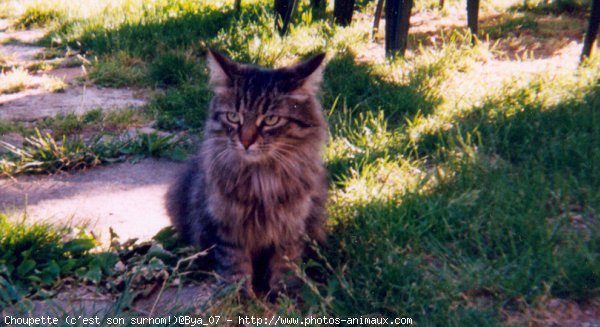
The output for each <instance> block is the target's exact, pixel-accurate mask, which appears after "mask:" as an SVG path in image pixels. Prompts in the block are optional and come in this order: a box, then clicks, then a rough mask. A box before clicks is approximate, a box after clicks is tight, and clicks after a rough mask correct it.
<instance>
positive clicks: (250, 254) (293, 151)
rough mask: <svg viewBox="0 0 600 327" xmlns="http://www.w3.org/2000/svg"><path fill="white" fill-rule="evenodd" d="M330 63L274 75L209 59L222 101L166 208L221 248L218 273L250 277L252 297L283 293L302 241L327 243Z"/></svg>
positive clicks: (194, 234)
mask: <svg viewBox="0 0 600 327" xmlns="http://www.w3.org/2000/svg"><path fill="white" fill-rule="evenodd" d="M323 59H324V55H318V56H315V57H313V58H311V59H309V60H307V61H305V62H302V63H300V64H298V65H295V66H292V67H286V68H280V69H275V70H269V69H263V68H259V67H255V66H249V65H242V64H237V63H234V62H232V61H230V60H229V59H227V58H225V57H223V56H222V55H220V54H218V53H216V52H212V51H211V52H210V53H209V56H208V63H209V68H210V72H211V74H210V85H211V87H212V89H213V91H214V93H215V95H214V97H213V99H212V101H211V103H210V108H209V115H208V118H207V121H206V125H205V134H204V141H203V143H202V145H201V149H200V153H199V154H198V156H197V157H196V158H195V159H193V160H191V161H190V163H189V165H188V168H187V170H186V171H185V172H183V173H182V174H181V175H180V177H179V179H178V180H177V181H176V182H175V183H174V184H173V186H172V187H171V189H170V190H169V192H168V194H167V209H168V213H169V216H170V217H171V220H172V222H173V225H174V226H175V227H176V229H177V231H178V232H179V233H180V234H181V235H182V236H183V237H184V238H185V239H187V240H188V241H189V242H191V243H194V244H196V245H200V246H202V247H210V246H215V249H214V251H213V255H214V259H215V262H216V264H217V266H216V268H217V272H218V273H219V274H220V275H221V276H222V277H224V278H225V280H226V281H228V282H236V281H239V280H240V279H242V278H245V280H246V281H247V284H246V285H247V291H249V292H250V293H252V290H253V288H258V289H267V288H268V289H270V290H271V291H272V293H273V294H275V293H277V292H278V291H279V290H280V289H281V287H283V286H284V284H285V282H284V281H283V279H284V275H285V274H286V272H287V271H288V270H289V268H290V264H291V263H293V262H295V261H297V260H298V259H299V258H300V257H301V255H302V252H303V249H304V246H305V244H304V241H303V238H304V236H305V235H307V236H309V237H310V238H312V239H316V240H317V241H323V240H324V237H325V233H324V223H325V207H324V204H325V200H326V196H327V179H326V171H325V169H324V167H323V163H322V148H323V145H324V143H325V141H326V138H327V124H326V121H325V119H324V117H323V113H322V109H321V105H320V104H319V101H318V99H317V92H318V89H319V85H320V81H321V76H322V71H323V65H322V62H323ZM253 286H254V287H253Z"/></svg>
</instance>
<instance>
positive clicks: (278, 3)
mask: <svg viewBox="0 0 600 327" xmlns="http://www.w3.org/2000/svg"><path fill="white" fill-rule="evenodd" d="M296 1H297V0H275V6H274V7H275V28H276V29H277V31H278V32H279V35H282V36H283V35H285V33H287V30H288V27H289V25H290V21H291V20H292V13H293V12H294V7H295V6H296Z"/></svg>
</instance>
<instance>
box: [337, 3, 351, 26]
mask: <svg viewBox="0 0 600 327" xmlns="http://www.w3.org/2000/svg"><path fill="white" fill-rule="evenodd" d="M354 2H355V0H335V2H334V3H333V17H334V18H335V22H336V23H338V24H340V25H342V26H348V25H350V23H352V14H353V13H354Z"/></svg>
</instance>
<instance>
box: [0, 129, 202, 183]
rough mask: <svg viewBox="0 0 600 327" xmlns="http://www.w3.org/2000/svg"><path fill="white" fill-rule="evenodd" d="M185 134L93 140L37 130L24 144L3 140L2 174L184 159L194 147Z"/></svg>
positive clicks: (103, 135)
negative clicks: (129, 160)
mask: <svg viewBox="0 0 600 327" xmlns="http://www.w3.org/2000/svg"><path fill="white" fill-rule="evenodd" d="M183 141H184V140H183V138H182V137H177V136H176V135H175V134H171V135H166V136H164V135H159V134H158V133H157V132H153V133H149V134H144V133H138V134H137V135H135V136H129V135H111V134H100V135H98V136H95V137H93V138H91V139H89V140H84V139H82V138H80V137H78V136H76V137H72V138H67V137H66V136H65V135H63V137H62V138H61V139H56V138H55V137H53V136H52V135H50V134H45V135H43V134H42V133H40V132H39V130H36V134H35V135H34V136H29V137H26V138H25V139H24V143H25V145H24V146H23V147H16V146H13V145H11V144H8V143H5V142H2V141H0V147H2V148H3V149H4V150H5V151H6V152H7V154H5V155H4V156H3V158H0V175H5V176H14V175H18V174H24V173H29V174H32V173H33V174H35V173H38V174H39V173H42V174H43V173H55V172H58V171H66V170H76V169H83V168H90V167H95V166H97V165H99V164H102V163H114V162H119V161H124V160H126V159H127V158H128V157H131V156H133V159H136V160H137V159H140V158H144V157H157V158H158V157H167V158H170V159H172V160H184V159H185V158H186V156H187V153H188V152H189V151H190V147H189V145H185V144H184V142H183Z"/></svg>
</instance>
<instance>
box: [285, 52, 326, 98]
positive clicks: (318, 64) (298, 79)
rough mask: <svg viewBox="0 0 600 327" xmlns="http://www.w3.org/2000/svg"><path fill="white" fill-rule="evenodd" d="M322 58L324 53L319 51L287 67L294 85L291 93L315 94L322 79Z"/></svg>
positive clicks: (323, 58)
mask: <svg viewBox="0 0 600 327" xmlns="http://www.w3.org/2000/svg"><path fill="white" fill-rule="evenodd" d="M324 60H325V54H324V53H320V54H318V55H315V56H313V57H311V58H309V59H307V60H304V61H303V62H301V63H299V64H297V65H295V66H292V67H289V71H290V72H291V73H292V79H293V80H294V85H295V88H294V90H293V91H292V92H293V93H299V94H303V93H304V94H308V95H315V94H316V93H317V92H318V91H319V88H320V87H321V81H322V80H323V70H324V69H325V65H324V64H323V61H324Z"/></svg>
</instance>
